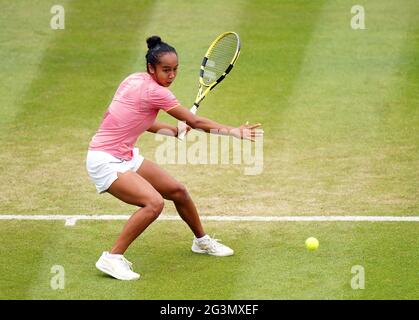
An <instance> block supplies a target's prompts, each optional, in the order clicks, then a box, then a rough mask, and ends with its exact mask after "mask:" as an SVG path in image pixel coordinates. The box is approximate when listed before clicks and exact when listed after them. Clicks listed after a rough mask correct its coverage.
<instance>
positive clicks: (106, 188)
mask: <svg viewBox="0 0 419 320" xmlns="http://www.w3.org/2000/svg"><path fill="white" fill-rule="evenodd" d="M147 46H148V52H147V54H146V56H145V58H146V64H147V72H140V73H134V74H132V75H130V76H128V77H127V78H126V79H125V80H123V81H122V83H121V84H120V85H119V88H118V89H117V91H116V93H115V95H114V97H113V99H112V102H111V104H110V105H109V107H108V109H107V111H106V112H105V114H104V117H103V119H102V122H101V124H100V126H99V129H98V130H97V132H96V134H95V135H94V136H93V138H92V140H91V142H90V145H89V150H88V154H87V159H86V168H87V171H88V173H89V176H90V178H91V180H92V181H93V182H94V184H95V185H96V189H97V191H98V193H104V192H108V193H110V194H111V195H113V196H115V197H116V198H118V199H120V200H121V201H123V202H125V203H128V204H132V205H135V206H138V207H139V209H138V210H137V211H135V212H134V214H133V215H132V216H131V217H130V218H129V219H128V221H127V223H126V224H125V226H124V227H123V229H122V232H121V233H120V235H119V236H118V238H117V239H116V241H115V243H114V245H113V247H112V248H111V249H110V250H109V251H105V252H103V254H102V255H101V257H100V258H99V260H98V261H97V262H96V267H97V268H98V269H99V270H101V271H102V272H104V273H106V274H109V275H110V276H112V277H114V278H116V279H120V280H136V279H138V278H139V277H140V275H139V274H138V273H135V272H134V271H133V268H132V264H131V262H129V261H128V260H127V259H126V258H125V257H124V253H125V251H126V250H127V248H128V246H129V245H130V244H131V243H132V242H133V241H134V240H135V239H136V238H137V237H138V236H139V235H140V234H141V233H142V232H143V231H144V230H145V229H146V228H147V227H148V226H149V225H150V224H151V223H152V222H153V221H154V220H156V219H157V217H158V216H159V215H160V213H161V212H162V210H163V205H164V200H163V199H167V200H171V201H173V202H174V205H175V207H176V210H177V212H178V213H179V215H180V217H181V218H182V219H183V220H184V221H185V222H186V223H187V225H188V226H189V227H190V229H191V230H192V232H193V234H194V238H193V241H192V251H193V252H196V253H202V254H209V255H213V256H231V255H232V254H233V253H234V251H233V250H232V249H230V248H229V247H227V246H225V245H223V244H221V243H220V242H219V241H217V240H216V239H213V238H211V237H210V236H209V235H207V234H206V233H205V231H204V228H203V226H202V224H201V221H200V218H199V216H198V212H197V210H196V207H195V205H194V202H193V201H192V199H191V197H190V196H189V194H188V192H187V190H186V189H185V187H184V186H183V185H182V184H180V183H179V182H178V181H176V180H175V179H174V178H172V177H171V176H170V175H169V174H168V173H167V172H166V171H164V170H163V169H161V168H160V167H159V166H157V165H156V164H155V163H153V162H151V161H149V160H147V159H144V157H143V156H142V155H141V154H140V153H139V149H138V148H136V147H135V146H134V145H135V143H136V141H137V139H138V137H139V136H140V135H141V134H142V133H143V132H145V131H149V132H153V133H160V134H165V135H169V136H177V134H178V128H177V127H176V126H172V125H169V124H165V123H159V122H156V117H157V114H158V112H159V111H160V110H163V111H165V112H167V113H168V114H170V115H171V116H173V117H174V118H176V119H178V120H180V121H184V122H186V124H187V125H188V131H189V130H190V129H191V128H193V129H201V130H204V131H205V132H210V131H211V132H212V133H214V131H219V132H220V133H222V134H228V135H231V136H234V137H236V138H239V139H248V140H254V139H255V138H256V137H258V136H259V135H262V132H260V131H261V130H256V128H257V127H259V126H260V124H255V125H247V124H246V125H241V126H239V127H237V128H234V127H230V126H227V125H223V124H219V123H217V122H215V121H212V120H210V119H207V118H204V117H199V116H197V115H194V114H193V113H191V112H190V111H189V110H188V109H187V108H185V107H182V106H181V105H180V103H179V102H178V101H177V99H176V97H175V96H174V95H173V94H172V93H171V91H170V90H169V89H168V87H169V86H170V85H171V84H172V83H173V81H174V80H175V78H176V74H177V69H178V56H177V53H176V50H175V49H174V48H173V47H172V46H170V45H168V44H167V43H165V42H162V41H161V39H160V37H158V36H152V37H150V38H148V39H147Z"/></svg>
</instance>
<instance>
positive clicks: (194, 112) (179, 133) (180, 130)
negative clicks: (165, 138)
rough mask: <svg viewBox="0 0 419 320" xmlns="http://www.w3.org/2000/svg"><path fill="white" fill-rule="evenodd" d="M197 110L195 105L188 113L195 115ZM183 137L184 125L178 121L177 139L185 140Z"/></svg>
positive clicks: (184, 132) (184, 133)
mask: <svg viewBox="0 0 419 320" xmlns="http://www.w3.org/2000/svg"><path fill="white" fill-rule="evenodd" d="M197 110H198V107H197V105H196V104H194V105H193V106H192V108H191V109H190V110H189V111H190V112H192V113H193V114H196V111H197ZM185 135H186V123H185V122H183V121H179V123H178V135H177V138H178V139H179V140H183V139H185Z"/></svg>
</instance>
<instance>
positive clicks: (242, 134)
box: [167, 106, 263, 141]
mask: <svg viewBox="0 0 419 320" xmlns="http://www.w3.org/2000/svg"><path fill="white" fill-rule="evenodd" d="M167 113H168V114H170V115H171V116H172V117H174V118H176V119H178V120H180V121H184V122H186V124H187V125H189V126H190V127H191V128H193V129H201V130H203V131H205V132H208V133H215V134H222V135H230V136H234V137H236V138H238V139H248V140H252V141H254V140H255V138H256V137H259V136H262V135H263V131H260V130H256V128H258V127H259V126H260V124H259V123H258V124H254V125H249V124H244V125H241V126H240V127H231V126H227V125H224V124H221V123H218V122H215V121H213V120H211V119H208V118H205V117H200V116H197V115H196V114H193V113H192V112H190V111H189V110H188V109H187V108H185V107H182V106H178V107H176V108H173V109H170V110H169V111H167Z"/></svg>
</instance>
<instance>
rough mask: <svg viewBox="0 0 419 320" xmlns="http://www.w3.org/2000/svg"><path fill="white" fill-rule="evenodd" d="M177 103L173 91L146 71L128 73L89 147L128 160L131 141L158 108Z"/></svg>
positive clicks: (154, 116) (145, 127) (150, 122)
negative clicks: (160, 83)
mask: <svg viewBox="0 0 419 320" xmlns="http://www.w3.org/2000/svg"><path fill="white" fill-rule="evenodd" d="M178 105H179V102H178V101H177V99H176V97H175V96H174V95H173V93H172V92H170V90H169V89H167V88H166V87H163V86H161V85H159V84H158V83H157V82H156V81H154V79H153V78H152V77H151V76H150V75H149V74H148V73H144V72H140V73H134V74H132V75H130V76H128V77H127V78H126V79H124V80H123V81H122V83H121V84H120V85H119V88H118V90H117V91H116V93H115V95H114V97H113V99H112V102H111V104H110V105H109V107H108V110H107V111H106V112H105V115H104V117H103V120H102V123H101V124H100V126H99V129H98V131H97V132H96V134H95V135H94V136H93V138H92V140H91V142H90V145H89V150H98V151H105V152H107V153H110V154H111V155H113V156H114V157H117V158H119V159H124V160H131V159H132V156H133V152H132V150H133V148H134V145H135V142H136V141H137V139H138V137H139V136H140V135H141V134H142V133H143V132H144V131H147V130H148V129H149V128H150V126H151V125H152V124H153V123H154V121H155V120H156V117H157V114H158V112H159V110H160V109H163V110H164V111H169V110H170V109H172V108H174V107H176V106H178Z"/></svg>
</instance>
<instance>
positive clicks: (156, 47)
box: [145, 36, 177, 71]
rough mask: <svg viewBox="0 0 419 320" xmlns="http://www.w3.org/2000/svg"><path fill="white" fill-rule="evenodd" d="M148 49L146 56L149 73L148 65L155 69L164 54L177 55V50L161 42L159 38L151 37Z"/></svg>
mask: <svg viewBox="0 0 419 320" xmlns="http://www.w3.org/2000/svg"><path fill="white" fill-rule="evenodd" d="M147 47H148V51H147V54H146V55H145V60H146V66H147V71H149V70H148V64H151V65H152V66H153V67H154V66H155V65H156V64H158V63H159V62H160V56H161V55H162V54H163V53H166V52H174V53H175V54H176V55H177V52H176V50H175V48H173V47H172V46H170V45H168V44H167V43H165V42H163V41H161V38H160V37H159V36H151V37H149V38H147Z"/></svg>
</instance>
